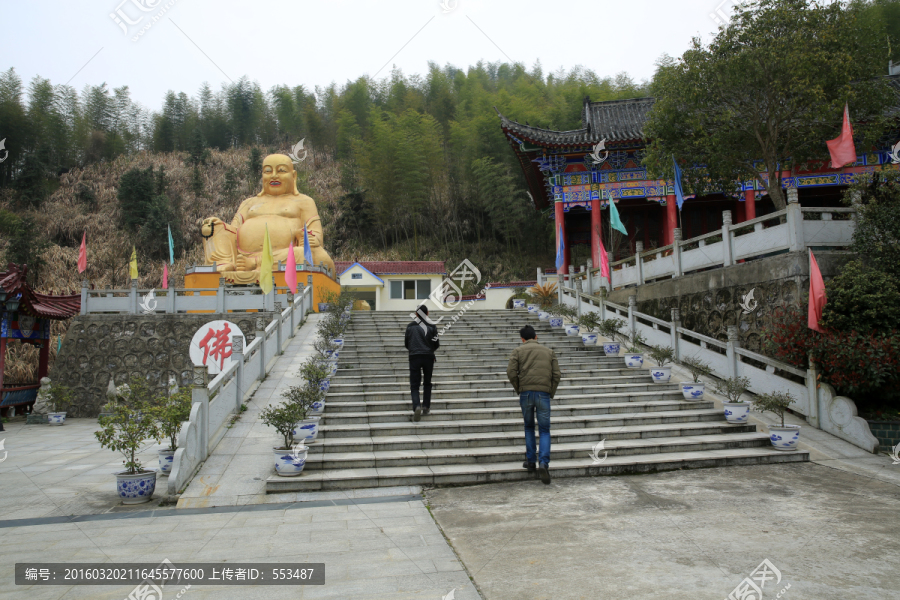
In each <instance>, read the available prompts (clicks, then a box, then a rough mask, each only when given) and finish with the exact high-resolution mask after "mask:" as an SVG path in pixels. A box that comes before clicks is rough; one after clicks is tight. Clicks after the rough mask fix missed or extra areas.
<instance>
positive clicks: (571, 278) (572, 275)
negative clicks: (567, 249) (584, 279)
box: [566, 265, 575, 290]
mask: <svg viewBox="0 0 900 600" xmlns="http://www.w3.org/2000/svg"><path fill="white" fill-rule="evenodd" d="M566 287H567V288H571V289H573V290H574V289H575V266H574V265H569V276H568V277H566Z"/></svg>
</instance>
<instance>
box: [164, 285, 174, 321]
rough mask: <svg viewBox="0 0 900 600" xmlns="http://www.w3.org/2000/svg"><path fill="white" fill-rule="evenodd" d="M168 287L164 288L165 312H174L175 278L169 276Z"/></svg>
mask: <svg viewBox="0 0 900 600" xmlns="http://www.w3.org/2000/svg"><path fill="white" fill-rule="evenodd" d="M168 283H169V287H168V288H166V314H167V315H171V314H174V313H175V278H174V277H169V282H168Z"/></svg>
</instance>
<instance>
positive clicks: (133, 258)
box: [129, 246, 138, 279]
mask: <svg viewBox="0 0 900 600" xmlns="http://www.w3.org/2000/svg"><path fill="white" fill-rule="evenodd" d="M129 266H130V267H131V278H132V279H137V278H138V270H137V250H136V249H135V247H134V246H132V247H131V262H130V263H129Z"/></svg>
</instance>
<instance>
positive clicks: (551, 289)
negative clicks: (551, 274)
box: [528, 283, 556, 317]
mask: <svg viewBox="0 0 900 600" xmlns="http://www.w3.org/2000/svg"><path fill="white" fill-rule="evenodd" d="M528 293H529V294H530V295H531V297H532V298H534V300H535V302H534V303H533V304H529V305H528V312H530V313H533V314H537V315H538V316H539V317H540V314H539V313H540V311H541V310H543V311H545V312H546V310H547V308H549V307H550V306H552V305H553V299H554V298H555V297H556V284H555V283H545V284H543V285H538V284H535V285H533V286H531V287H530V288H528Z"/></svg>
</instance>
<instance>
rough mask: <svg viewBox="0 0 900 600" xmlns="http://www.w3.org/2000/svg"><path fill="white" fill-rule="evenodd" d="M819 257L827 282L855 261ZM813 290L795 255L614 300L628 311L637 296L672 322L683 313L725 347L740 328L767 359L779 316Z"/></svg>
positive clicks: (645, 308)
mask: <svg viewBox="0 0 900 600" xmlns="http://www.w3.org/2000/svg"><path fill="white" fill-rule="evenodd" d="M813 252H815V253H816V261H817V262H818V264H819V268H820V269H821V271H822V275H823V277H824V278H825V279H826V280H827V279H829V278H831V277H833V276H834V275H836V274H837V273H838V272H839V270H840V269H841V267H842V266H843V265H844V264H845V263H846V262H847V261H849V260H850V259H851V258H852V257H853V254H851V253H849V252H832V251H822V252H817V251H816V250H815V249H813ZM613 280H615V275H613ZM750 290H755V291H754V292H753V296H754V299H755V300H756V302H757V303H758V306H757V308H756V310H754V311H753V312H752V313H750V314H746V315H745V314H744V311H743V309H742V308H741V306H740V303H741V299H742V297H743V296H744V295H745V294H747V293H748V292H750ZM808 290H809V258H808V254H807V253H806V252H794V253H787V254H780V255H777V256H771V257H768V258H763V259H760V260H755V261H752V262H748V263H741V264H737V265H733V266H731V267H726V268H718V269H712V270H710V271H704V272H701V273H692V274H690V275H685V276H683V277H679V278H676V279H666V280H663V281H657V282H654V283H647V284H644V285H641V286H638V287H637V288H625V289H621V290H615V291H613V292H612V293H611V294H610V295H609V300H610V301H611V302H615V303H616V304H622V305H624V306H627V305H628V296H632V295H636V296H637V298H636V301H637V310H638V312H642V313H645V314H648V315H652V316H654V317H656V318H658V319H663V320H666V321H669V320H671V318H672V315H671V309H673V308H678V309H680V312H681V325H682V327H684V328H685V329H690V330H692V331H696V332H698V333H702V334H703V335H706V336H709V337H711V338H716V339H719V340H722V341H725V339H726V330H727V327H728V326H729V325H737V326H738V332H739V335H740V342H741V346H742V347H744V348H747V349H748V350H751V351H753V352H760V353H763V354H765V352H762V350H763V348H762V347H761V345H762V344H761V335H762V332H763V331H764V330H765V328H766V327H767V326H768V325H769V324H771V321H772V314H773V312H774V311H775V310H776V309H777V308H778V307H784V306H787V305H790V304H797V303H801V302H805V298H806V294H807V293H808Z"/></svg>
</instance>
